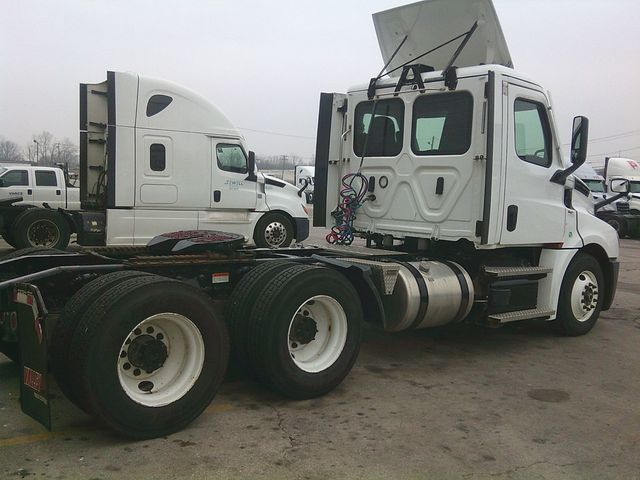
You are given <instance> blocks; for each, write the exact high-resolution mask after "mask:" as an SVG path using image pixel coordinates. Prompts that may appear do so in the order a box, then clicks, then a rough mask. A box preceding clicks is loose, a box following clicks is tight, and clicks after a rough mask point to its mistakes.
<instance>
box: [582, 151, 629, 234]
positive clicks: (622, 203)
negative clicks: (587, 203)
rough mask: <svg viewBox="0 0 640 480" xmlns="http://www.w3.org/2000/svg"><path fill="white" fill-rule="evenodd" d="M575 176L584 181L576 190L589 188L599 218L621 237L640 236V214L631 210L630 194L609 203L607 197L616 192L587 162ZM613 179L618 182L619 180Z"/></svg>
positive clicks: (595, 212)
mask: <svg viewBox="0 0 640 480" xmlns="http://www.w3.org/2000/svg"><path fill="white" fill-rule="evenodd" d="M575 176H576V177H577V179H578V180H577V182H578V183H579V182H582V183H583V186H581V185H579V184H578V185H576V190H577V191H583V192H584V191H585V190H586V189H588V191H589V192H590V194H591V195H590V196H591V200H592V210H593V212H594V214H595V215H596V216H597V217H598V218H600V219H601V220H604V221H605V222H607V223H608V224H609V225H611V226H612V227H613V228H614V229H615V230H616V232H618V236H619V237H621V238H622V237H626V236H630V237H632V238H639V237H640V215H635V214H633V213H631V212H630V211H629V203H628V201H629V197H630V194H627V195H625V196H624V197H623V198H620V199H619V200H616V201H614V202H611V203H608V202H607V198H609V199H610V198H611V197H613V196H615V195H616V193H615V192H609V188H608V186H607V184H606V183H605V180H604V177H603V176H602V175H599V174H598V173H597V172H596V171H595V170H594V168H593V167H592V166H591V165H588V164H586V163H585V164H584V165H582V166H581V167H580V168H578V169H577V170H576V172H575ZM613 181H614V182H616V181H617V180H613ZM585 194H586V193H585Z"/></svg>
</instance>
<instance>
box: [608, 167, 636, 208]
mask: <svg viewBox="0 0 640 480" xmlns="http://www.w3.org/2000/svg"><path fill="white" fill-rule="evenodd" d="M604 176H605V178H606V180H607V183H610V182H611V181H612V180H618V179H627V180H629V183H630V184H631V190H630V197H629V199H628V202H626V204H625V202H620V203H619V208H620V209H622V211H623V213H631V214H633V215H640V164H638V162H636V161H635V160H631V159H630V158H613V157H612V158H609V157H607V158H605V162H604Z"/></svg>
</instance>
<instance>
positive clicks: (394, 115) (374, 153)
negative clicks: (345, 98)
mask: <svg viewBox="0 0 640 480" xmlns="http://www.w3.org/2000/svg"><path fill="white" fill-rule="evenodd" d="M373 108H374V102H362V103H359V104H358V105H357V106H356V111H355V133H354V135H353V151H354V153H355V154H356V155H358V156H359V157H361V156H362V155H363V153H364V154H365V156H368V157H394V156H396V155H398V154H399V153H400V151H401V150H402V133H403V123H404V102H403V101H402V100H400V99H399V98H394V99H389V100H378V101H377V102H375V112H374V111H373ZM372 114H375V117H373V118H372ZM367 137H368V139H367ZM365 143H366V152H365V151H364V148H365Z"/></svg>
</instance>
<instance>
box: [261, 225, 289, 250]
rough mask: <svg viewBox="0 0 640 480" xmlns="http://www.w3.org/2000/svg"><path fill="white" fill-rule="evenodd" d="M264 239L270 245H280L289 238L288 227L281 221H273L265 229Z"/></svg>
mask: <svg viewBox="0 0 640 480" xmlns="http://www.w3.org/2000/svg"><path fill="white" fill-rule="evenodd" d="M264 239H265V240H266V241H267V244H268V245H269V246H270V247H279V246H280V245H282V244H283V243H284V241H285V240H286V239H287V228H286V227H285V226H284V225H283V224H282V223H280V222H271V223H270V224H269V225H267V228H265V229H264Z"/></svg>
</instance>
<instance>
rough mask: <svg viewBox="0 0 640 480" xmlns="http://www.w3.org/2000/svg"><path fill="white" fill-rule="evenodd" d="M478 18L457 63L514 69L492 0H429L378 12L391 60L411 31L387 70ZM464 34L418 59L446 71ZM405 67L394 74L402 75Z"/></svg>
mask: <svg viewBox="0 0 640 480" xmlns="http://www.w3.org/2000/svg"><path fill="white" fill-rule="evenodd" d="M475 21H478V28H477V29H476V31H475V32H474V33H473V36H472V37H471V39H470V40H469V43H468V44H467V46H466V47H465V48H464V50H462V52H461V53H460V56H459V57H458V58H457V60H456V61H455V62H454V65H455V66H457V67H469V66H474V65H479V64H483V63H484V64H498V65H504V66H506V67H513V63H512V61H511V55H510V54H509V49H508V47H507V42H506V41H505V39H504V35H503V33H502V28H501V27H500V22H499V21H498V16H497V15H496V11H495V9H494V8H493V3H492V2H491V0H425V1H422V2H417V3H412V4H410V5H405V6H402V7H397V8H393V9H391V10H385V11H383V12H379V13H375V14H373V23H374V25H375V28H376V34H377V35H378V43H379V44H380V50H381V51H382V57H383V58H384V63H385V64H386V63H387V62H388V61H389V59H390V58H391V56H392V55H393V52H394V51H395V50H396V48H398V45H400V43H401V42H402V39H403V38H404V37H405V35H408V37H407V40H406V42H405V43H404V45H403V46H402V48H401V49H400V50H399V51H398V53H397V54H396V56H395V58H394V59H393V61H392V62H391V63H390V65H389V66H388V67H387V71H391V70H393V69H394V68H395V67H397V66H399V65H402V64H403V63H406V62H411V63H414V62H412V60H413V59H415V58H416V57H418V56H420V55H422V54H423V53H425V52H427V51H428V50H431V49H432V48H434V47H437V46H438V45H440V44H442V43H444V42H446V41H448V40H451V39H452V38H454V37H456V36H458V35H460V34H462V33H464V32H466V31H468V30H469V29H470V28H471V26H472V25H473V23H474V22H475ZM461 42H462V38H460V39H458V40H456V41H455V42H452V43H450V44H449V45H447V46H445V47H442V48H440V49H438V50H436V51H435V52H433V53H430V54H429V55H426V56H424V57H422V58H421V59H419V60H417V62H415V63H422V64H425V65H430V66H432V67H433V68H434V69H435V70H442V69H444V68H445V67H446V66H447V64H448V62H449V60H450V59H451V57H452V56H453V53H454V52H455V50H456V48H458V46H459V45H460V43H461ZM400 73H401V70H397V71H395V72H393V73H392V74H391V76H393V77H397V76H399V75H400Z"/></svg>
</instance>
